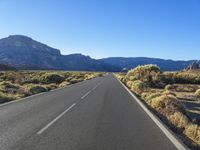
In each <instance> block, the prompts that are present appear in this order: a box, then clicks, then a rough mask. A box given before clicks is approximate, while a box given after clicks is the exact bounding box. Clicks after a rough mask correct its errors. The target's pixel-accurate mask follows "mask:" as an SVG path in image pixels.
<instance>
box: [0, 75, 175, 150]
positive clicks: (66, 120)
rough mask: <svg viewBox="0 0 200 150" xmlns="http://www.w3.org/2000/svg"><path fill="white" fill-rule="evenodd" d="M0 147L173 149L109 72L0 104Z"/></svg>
mask: <svg viewBox="0 0 200 150" xmlns="http://www.w3.org/2000/svg"><path fill="white" fill-rule="evenodd" d="M0 149H1V150H10V149H11V150H143V149H145V150H173V149H176V148H175V146H174V145H173V144H172V143H171V142H170V140H169V139H168V138H167V137H166V136H165V135H164V133H163V132H162V131H161V130H160V129H159V128H158V127H157V125H156V124H155V123H154V122H153V121H152V120H151V119H150V118H149V116H148V115H147V114H146V113H145V112H144V111H143V109H142V108H141V107H140V106H139V105H138V103H137V102H136V101H135V100H134V99H133V97H131V96H130V94H129V93H128V92H127V91H126V90H125V89H124V87H123V86H122V85H121V84H120V83H119V82H118V81H117V79H115V78H114V77H113V76H112V75H106V76H104V77H98V78H95V79H92V80H89V81H84V82H80V83H77V84H74V85H72V86H69V87H66V88H63V89H59V90H55V91H50V92H47V93H43V94H41V95H37V96H33V97H30V98H26V99H25V100H21V101H18V102H14V103H11V104H7V105H4V106H0Z"/></svg>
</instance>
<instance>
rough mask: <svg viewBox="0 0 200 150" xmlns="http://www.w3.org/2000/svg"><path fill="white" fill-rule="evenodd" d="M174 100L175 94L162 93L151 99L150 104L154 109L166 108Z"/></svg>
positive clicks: (175, 99)
mask: <svg viewBox="0 0 200 150" xmlns="http://www.w3.org/2000/svg"><path fill="white" fill-rule="evenodd" d="M175 101H177V98H176V97H175V96H172V95H165V94H164V95H163V94H162V95H161V96H158V97H156V98H153V99H151V101H150V105H151V106H152V107H153V108H155V109H158V108H166V107H168V106H170V105H174V103H173V102H175Z"/></svg>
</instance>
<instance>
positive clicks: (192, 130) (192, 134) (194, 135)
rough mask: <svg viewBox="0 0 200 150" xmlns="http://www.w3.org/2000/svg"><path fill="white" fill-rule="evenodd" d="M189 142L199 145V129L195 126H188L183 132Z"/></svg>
mask: <svg viewBox="0 0 200 150" xmlns="http://www.w3.org/2000/svg"><path fill="white" fill-rule="evenodd" d="M184 133H185V135H187V136H188V137H189V138H190V139H191V140H193V141H195V142H196V143H198V144H200V127H199V126H198V125H197V124H189V125H188V126H187V128H186V129H185V131H184Z"/></svg>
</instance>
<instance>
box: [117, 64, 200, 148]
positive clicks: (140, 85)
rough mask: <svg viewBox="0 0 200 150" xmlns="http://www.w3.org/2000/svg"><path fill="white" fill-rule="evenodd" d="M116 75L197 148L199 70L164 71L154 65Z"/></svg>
mask: <svg viewBox="0 0 200 150" xmlns="http://www.w3.org/2000/svg"><path fill="white" fill-rule="evenodd" d="M116 77H117V78H118V79H120V80H121V81H122V82H123V83H124V84H125V85H126V86H127V87H128V88H129V89H130V90H131V91H133V92H134V93H135V94H137V95H138V96H139V97H140V98H141V100H143V101H144V102H145V103H146V104H147V105H148V107H149V108H150V109H152V110H153V111H154V112H156V114H157V115H158V116H159V118H160V119H161V120H162V121H163V122H165V123H166V124H167V125H168V126H169V127H170V128H171V129H172V130H173V131H174V132H175V133H176V134H178V136H179V137H181V139H183V141H185V143H186V144H187V145H188V146H189V147H191V148H194V149H200V119H199V118H200V103H199V102H200V72H191V71H180V72H163V71H162V70H160V68H159V67H157V66H156V65H144V66H138V67H136V68H135V69H132V70H130V71H128V72H127V73H118V74H116ZM197 111H199V112H198V113H197V114H195V115H194V112H197ZM190 112H192V113H190ZM198 120H199V121H198ZM188 139H189V142H188Z"/></svg>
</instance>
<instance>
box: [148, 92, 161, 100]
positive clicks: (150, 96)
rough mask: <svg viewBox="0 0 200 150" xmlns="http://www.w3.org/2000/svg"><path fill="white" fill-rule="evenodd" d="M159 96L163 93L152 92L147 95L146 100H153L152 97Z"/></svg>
mask: <svg viewBox="0 0 200 150" xmlns="http://www.w3.org/2000/svg"><path fill="white" fill-rule="evenodd" d="M159 96H162V94H161V93H151V94H149V95H148V96H146V98H145V99H146V101H151V100H152V99H154V98H156V97H159Z"/></svg>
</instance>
